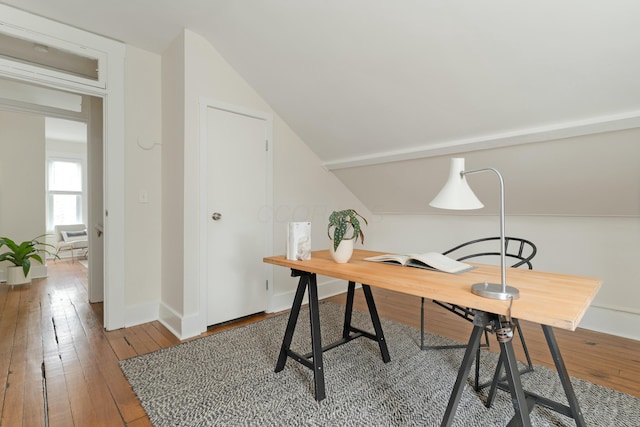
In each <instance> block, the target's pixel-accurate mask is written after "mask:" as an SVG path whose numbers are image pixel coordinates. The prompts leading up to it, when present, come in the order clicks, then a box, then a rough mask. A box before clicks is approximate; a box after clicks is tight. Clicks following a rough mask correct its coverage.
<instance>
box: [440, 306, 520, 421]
mask: <svg viewBox="0 0 640 427" xmlns="http://www.w3.org/2000/svg"><path fill="white" fill-rule="evenodd" d="M490 317H491V318H492V319H491V321H494V322H497V321H498V320H499V318H498V317H497V316H495V315H490ZM487 321H488V318H487V317H486V316H483V315H481V313H480V312H478V313H477V314H476V316H475V317H474V325H473V330H472V331H471V337H470V338H469V342H468V344H467V349H466V350H465V353H464V357H463V359H462V365H461V366H460V369H459V370H458V377H457V378H456V382H455V385H454V386H453V391H452V392H451V397H450V398H449V404H448V405H447V409H446V411H445V414H444V418H443V419H442V423H441V425H442V426H450V425H452V423H453V417H454V416H455V413H456V409H457V408H458V404H459V403H460V399H461V397H462V392H463V390H464V384H465V382H466V379H467V376H468V375H469V372H470V371H471V365H472V364H473V361H474V356H475V352H476V349H477V348H478V346H479V345H480V339H481V338H482V334H483V332H484V329H485V327H486V326H487V324H488V323H487ZM500 354H501V358H502V361H503V362H504V365H505V370H506V372H507V380H508V382H509V391H510V393H511V398H512V401H513V407H514V409H515V411H516V414H515V416H514V418H513V419H512V420H511V423H510V424H509V425H519V426H522V427H530V426H531V421H530V419H529V408H528V407H527V401H526V396H525V393H524V390H523V389H522V383H521V381H520V372H519V371H518V366H517V361H516V357H515V352H514V351H513V344H512V342H511V341H509V342H506V343H500Z"/></svg>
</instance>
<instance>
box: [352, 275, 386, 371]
mask: <svg viewBox="0 0 640 427" xmlns="http://www.w3.org/2000/svg"><path fill="white" fill-rule="evenodd" d="M349 286H351V285H349ZM362 291H363V292H364V297H365V299H366V300H367V307H369V314H370V315H371V323H373V329H374V330H375V331H376V340H377V341H378V345H379V346H380V353H382V361H383V362H384V363H388V362H389V361H390V360H391V357H390V356H389V349H388V348H387V342H386V341H385V339H384V333H383V332H382V325H381V324H380V317H379V316H378V310H377V309H376V303H375V301H374V300H373V294H372V293H371V287H370V286H369V285H365V284H364V283H363V284H362Z"/></svg>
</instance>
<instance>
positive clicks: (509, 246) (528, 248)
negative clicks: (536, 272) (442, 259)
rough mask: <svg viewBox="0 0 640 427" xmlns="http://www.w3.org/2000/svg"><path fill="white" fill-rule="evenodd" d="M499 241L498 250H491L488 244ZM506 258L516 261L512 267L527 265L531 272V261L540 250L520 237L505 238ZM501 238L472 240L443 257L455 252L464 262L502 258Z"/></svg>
mask: <svg viewBox="0 0 640 427" xmlns="http://www.w3.org/2000/svg"><path fill="white" fill-rule="evenodd" d="M491 241H498V245H497V246H498V248H496V249H489V248H488V246H489V245H487V244H486V242H491ZM504 244H505V258H512V260H515V263H514V264H512V265H511V267H520V266H522V265H526V266H527V267H528V268H529V270H532V269H533V264H531V260H532V259H533V257H534V256H536V253H537V252H538V249H537V248H536V245H534V244H533V242H531V241H529V240H526V239H521V238H519V237H505V238H504ZM499 248H500V237H485V238H482V239H476V240H471V241H469V242H466V243H463V244H461V245H458V246H456V247H455V248H451V249H449V250H448V251H445V252H443V255H449V256H451V255H450V254H452V253H453V252H456V254H453V255H456V256H457V258H456V259H457V260H458V261H464V260H468V259H470V258H479V257H487V256H498V257H499V256H500V250H499Z"/></svg>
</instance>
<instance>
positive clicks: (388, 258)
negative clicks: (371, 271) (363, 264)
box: [364, 254, 409, 265]
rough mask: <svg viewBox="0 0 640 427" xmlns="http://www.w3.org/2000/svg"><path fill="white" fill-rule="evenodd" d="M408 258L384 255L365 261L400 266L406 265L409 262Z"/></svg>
mask: <svg viewBox="0 0 640 427" xmlns="http://www.w3.org/2000/svg"><path fill="white" fill-rule="evenodd" d="M408 258H409V257H408V256H406V255H397V254H384V255H377V256H372V257H368V258H365V259H364V260H365V261H373V262H385V263H389V264H399V265H405V263H406V262H407V260H408Z"/></svg>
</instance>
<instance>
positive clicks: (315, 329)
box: [275, 270, 390, 401]
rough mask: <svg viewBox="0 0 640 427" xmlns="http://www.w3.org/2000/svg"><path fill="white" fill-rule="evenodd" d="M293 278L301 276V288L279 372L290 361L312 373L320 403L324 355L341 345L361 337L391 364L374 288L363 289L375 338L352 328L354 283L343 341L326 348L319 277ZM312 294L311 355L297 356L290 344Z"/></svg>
mask: <svg viewBox="0 0 640 427" xmlns="http://www.w3.org/2000/svg"><path fill="white" fill-rule="evenodd" d="M291 275H292V276H299V277H300V281H299V282H298V288H297V289H296V295H295V297H294V299H293V306H292V307H291V312H290V313H289V320H288V322H287V329H286V331H285V334H284V339H283V341H282V346H281V347H280V355H279V356H278V362H277V363H276V369H275V371H276V372H280V371H282V370H283V369H284V366H285V364H286V363H287V358H288V357H291V358H292V359H294V360H295V361H296V362H299V363H301V364H303V365H304V366H306V367H308V368H310V369H312V370H313V376H314V386H315V397H316V400H318V401H320V400H322V399H324V398H325V384H324V367H323V361H322V353H323V352H324V351H327V350H330V349H332V348H334V347H337V346H339V345H342V344H346V343H347V342H349V341H351V340H354V339H356V338H359V337H365V338H369V339H371V340H373V341H376V342H377V343H378V345H379V347H380V353H381V354H382V360H383V361H384V362H385V363H387V362H389V360H390V357H389V350H388V348H387V342H386V340H385V338H384V334H383V332H382V325H381V324H380V318H379V316H378V311H377V310H376V305H375V302H374V300H373V294H372V293H371V288H370V287H369V286H368V285H364V284H363V285H362V289H363V292H364V296H365V299H366V301H367V306H368V308H369V314H370V315H371V323H372V324H373V328H374V329H375V334H371V333H369V332H367V331H364V330H362V329H358V328H356V327H354V326H352V325H351V316H352V313H353V300H354V293H355V286H356V284H355V283H354V282H349V287H348V289H347V304H346V307H345V312H344V325H343V329H342V339H340V340H338V341H337V342H334V343H331V344H329V345H327V346H325V347H323V346H322V342H321V338H320V336H321V335H320V313H319V304H318V286H317V283H316V275H315V274H314V273H308V272H304V271H298V270H292V271H291ZM307 289H308V290H309V317H310V319H309V320H310V323H311V347H312V351H311V353H308V354H304V355H301V354H298V353H296V352H295V351H292V350H291V341H292V340H293V333H294V331H295V328H296V324H297V322H298V316H299V315H300V307H301V306H302V300H303V297H304V293H305V291H306V290H307Z"/></svg>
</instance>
